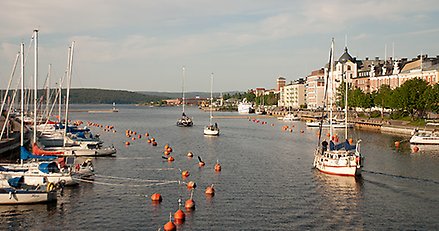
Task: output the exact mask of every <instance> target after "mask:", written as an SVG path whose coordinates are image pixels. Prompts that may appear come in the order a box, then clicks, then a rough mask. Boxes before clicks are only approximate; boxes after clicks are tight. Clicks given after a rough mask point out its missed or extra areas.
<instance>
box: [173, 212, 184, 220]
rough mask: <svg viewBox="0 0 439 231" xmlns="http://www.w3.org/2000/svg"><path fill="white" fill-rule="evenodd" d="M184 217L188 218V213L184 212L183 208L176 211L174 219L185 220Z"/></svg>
mask: <svg viewBox="0 0 439 231" xmlns="http://www.w3.org/2000/svg"><path fill="white" fill-rule="evenodd" d="M184 219H186V214H185V213H184V212H183V210H181V209H179V210H177V212H175V213H174V220H176V221H184Z"/></svg>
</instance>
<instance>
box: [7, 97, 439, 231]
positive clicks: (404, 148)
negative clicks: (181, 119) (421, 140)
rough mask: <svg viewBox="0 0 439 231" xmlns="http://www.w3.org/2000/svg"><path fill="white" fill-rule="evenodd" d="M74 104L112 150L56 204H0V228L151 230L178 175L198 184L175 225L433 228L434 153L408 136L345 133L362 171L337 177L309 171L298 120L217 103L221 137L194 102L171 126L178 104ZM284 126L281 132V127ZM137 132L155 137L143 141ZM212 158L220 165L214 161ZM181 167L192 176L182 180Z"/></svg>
mask: <svg viewBox="0 0 439 231" xmlns="http://www.w3.org/2000/svg"><path fill="white" fill-rule="evenodd" d="M72 107H73V108H74V109H84V112H74V113H72V114H71V116H72V118H73V119H75V120H82V121H92V122H94V123H96V124H102V125H112V126H114V129H115V130H116V131H117V132H106V131H104V130H103V128H98V127H91V130H92V132H94V133H99V134H100V137H101V138H102V139H103V140H105V142H106V143H108V144H113V145H114V146H115V147H116V149H117V156H115V157H110V158H95V159H93V165H94V169H95V174H96V175H95V179H94V181H92V182H90V181H85V180H84V181H82V182H80V183H79V184H78V185H77V186H76V187H66V188H65V189H64V191H63V193H62V195H59V196H58V200H57V202H56V203H51V204H48V205H32V206H29V205H20V206H1V207H0V211H1V216H0V224H1V225H0V229H17V228H18V227H20V228H24V229H57V228H58V227H59V226H60V224H62V226H63V227H75V229H78V230H90V229H91V227H95V228H96V227H97V228H99V229H106V230H121V229H123V230H158V229H159V228H160V227H162V228H163V225H164V224H166V223H167V222H168V221H169V213H172V214H174V212H175V211H177V210H178V199H179V198H181V199H182V202H183V203H184V202H185V201H186V200H187V199H189V198H190V196H191V191H192V190H189V189H188V188H187V185H186V184H183V183H182V182H186V183H188V182H189V181H193V182H195V183H196V185H197V187H196V188H195V189H194V190H193V200H194V201H195V203H196V209H195V210H193V211H191V212H187V211H186V210H185V209H184V208H182V209H183V211H184V212H185V213H186V219H185V222H184V223H183V224H180V225H177V229H178V230H206V229H208V230H225V229H227V230H273V229H276V230H328V229H336V230H337V229H364V230H380V229H417V230H435V229H437V228H438V223H437V219H436V218H437V217H438V215H439V214H438V211H437V208H436V207H437V206H436V205H437V204H438V202H439V197H438V195H437V189H438V187H439V181H438V179H439V171H438V170H437V168H436V166H437V165H438V164H439V155H438V152H437V151H435V150H423V149H420V151H419V152H417V153H413V152H412V150H411V147H410V145H409V144H408V142H405V143H401V145H400V146H399V148H396V147H395V145H394V143H395V141H400V140H402V139H404V138H403V137H401V136H394V135H387V134H380V133H375V132H369V131H362V130H355V131H354V132H353V134H352V136H353V138H361V139H362V140H367V142H364V143H362V155H363V156H364V157H365V165H364V168H363V170H362V175H361V177H357V178H356V177H340V176H331V175H326V174H322V173H320V172H319V171H317V170H316V169H313V168H312V162H313V158H314V155H313V151H314V149H315V146H316V139H317V136H316V132H317V130H316V129H312V128H307V127H306V125H305V123H304V122H300V121H299V122H294V123H289V122H283V121H278V120H277V119H276V118H274V117H268V116H267V117H262V116H258V118H254V120H253V119H248V118H247V119H232V118H236V116H240V115H239V114H238V113H237V112H234V113H227V112H216V113H215V115H216V116H217V117H216V120H218V122H219V123H220V124H221V128H222V134H221V136H219V137H206V136H204V135H203V127H204V125H205V124H207V123H208V122H209V116H208V112H203V111H202V110H199V109H197V108H195V107H187V108H186V111H187V112H188V113H190V115H192V116H193V117H194V120H195V121H197V123H196V124H194V126H193V127H190V128H180V127H177V126H175V117H176V116H178V115H179V114H181V110H180V108H178V107H162V108H160V107H159V108H157V107H154V108H149V107H136V106H130V105H119V113H112V114H96V115H93V117H90V114H88V113H87V112H86V111H87V109H91V108H94V109H97V110H99V109H101V108H103V107H104V106H100V105H73V106H72ZM230 117H232V118H230ZM219 118H228V119H219ZM238 118H239V117H238ZM198 123H199V124H198ZM286 125H288V126H290V127H291V128H292V131H291V132H290V130H285V131H284V130H282V129H281V128H282V126H286ZM293 125H294V126H293ZM125 130H131V131H137V132H138V134H142V138H140V139H138V138H137V136H136V138H137V139H136V140H131V139H130V138H128V137H126V136H125V133H124V132H123V131H125ZM301 131H303V133H302V132H301ZM146 132H148V133H149V137H154V138H155V141H156V142H157V143H158V145H157V146H152V145H151V144H149V143H148V142H147V139H146V138H145V137H144V136H143V135H144V134H145V133H146ZM128 140H129V141H130V145H129V146H126V145H125V142H127V141H128ZM165 144H169V146H171V147H172V149H173V150H172V154H171V155H172V156H173V158H175V161H173V162H168V161H166V160H164V159H163V158H162V156H163V146H164V145H165ZM188 152H191V153H193V155H194V157H192V158H189V157H188V156H187V153H188ZM197 156H200V157H201V159H202V161H203V163H205V165H204V166H203V167H199V161H198V160H197ZM218 160H219V162H220V163H221V171H220V172H217V171H215V169H214V166H215V163H217V161H218ZM179 169H181V170H182V171H183V170H187V171H188V172H189V173H190V175H189V176H188V177H187V178H186V179H183V178H182V175H181V172H180V170H179ZM179 182H180V183H179ZM212 184H213V185H214V187H215V194H214V196H213V197H206V195H205V189H206V187H208V186H210V185H212ZM154 193H160V194H161V196H162V198H163V199H162V202H161V203H159V204H154V203H152V202H151V199H150V197H151V196H152V195H153V194H154ZM127 214H129V215H127ZM334 215H335V216H334ZM334 217H337V219H334Z"/></svg>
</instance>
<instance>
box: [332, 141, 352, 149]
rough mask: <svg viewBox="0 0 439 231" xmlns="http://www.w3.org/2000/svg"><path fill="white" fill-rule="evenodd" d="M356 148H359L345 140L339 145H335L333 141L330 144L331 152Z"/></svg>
mask: <svg viewBox="0 0 439 231" xmlns="http://www.w3.org/2000/svg"><path fill="white" fill-rule="evenodd" d="M356 148H357V147H356V145H351V144H349V141H348V140H345V142H343V143H339V144H335V143H334V142H333V141H332V140H331V141H330V142H329V150H331V151H334V150H341V149H344V150H346V151H349V150H355V149H356Z"/></svg>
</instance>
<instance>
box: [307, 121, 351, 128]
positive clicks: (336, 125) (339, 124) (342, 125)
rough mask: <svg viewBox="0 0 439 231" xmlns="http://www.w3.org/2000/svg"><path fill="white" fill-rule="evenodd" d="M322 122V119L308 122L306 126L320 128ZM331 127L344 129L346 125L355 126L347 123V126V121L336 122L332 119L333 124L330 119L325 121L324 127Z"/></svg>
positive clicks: (348, 126)
mask: <svg viewBox="0 0 439 231" xmlns="http://www.w3.org/2000/svg"><path fill="white" fill-rule="evenodd" d="M320 124H321V122H320V121H314V122H306V126H307V127H314V128H318V127H320ZM330 127H332V128H334V129H344V128H346V127H347V128H353V127H354V124H352V123H347V126H346V123H345V122H335V121H332V125H331V124H330V123H329V121H324V122H323V125H322V128H330Z"/></svg>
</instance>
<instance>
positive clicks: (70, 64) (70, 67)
mask: <svg viewBox="0 0 439 231" xmlns="http://www.w3.org/2000/svg"><path fill="white" fill-rule="evenodd" d="M74 48H75V41H73V42H72V46H71V47H70V48H69V55H70V56H69V66H68V68H69V69H68V72H67V97H66V117H65V120H66V122H65V126H64V136H66V135H67V127H68V121H69V117H68V116H69V97H70V84H71V82H72V66H73V50H74ZM65 144H66V138H65V137H64V146H65Z"/></svg>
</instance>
